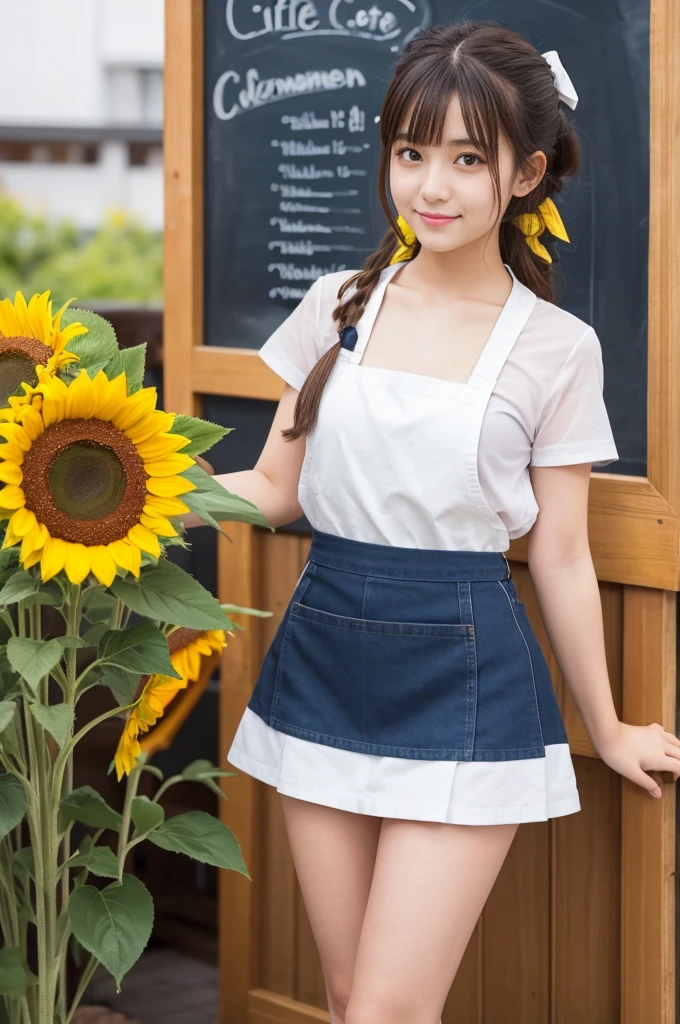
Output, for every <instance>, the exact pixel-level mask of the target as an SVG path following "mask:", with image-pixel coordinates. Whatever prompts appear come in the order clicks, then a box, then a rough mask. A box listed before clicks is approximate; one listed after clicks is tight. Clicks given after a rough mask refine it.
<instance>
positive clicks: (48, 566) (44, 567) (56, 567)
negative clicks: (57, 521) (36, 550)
mask: <svg viewBox="0 0 680 1024" xmlns="http://www.w3.org/2000/svg"><path fill="white" fill-rule="evenodd" d="M67 554H68V544H67V543H66V541H65V540H62V539H61V538H60V537H48V538H47V540H46V542H45V547H44V548H43V555H42V559H41V565H40V574H41V577H42V581H43V583H47V581H48V580H51V579H52V577H53V576H56V575H57V573H58V572H61V570H62V569H63V568H64V565H65V563H66V555H67Z"/></svg>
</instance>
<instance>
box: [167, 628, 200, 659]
mask: <svg viewBox="0 0 680 1024" xmlns="http://www.w3.org/2000/svg"><path fill="white" fill-rule="evenodd" d="M204 633H205V630H204V629H189V627H188V626H180V627H179V629H173V631H172V633H171V634H170V636H169V637H168V649H169V651H170V654H176V653H177V651H182V650H184V648H185V647H188V646H189V644H193V642H194V641H195V640H198V638H199V636H203V634H204Z"/></svg>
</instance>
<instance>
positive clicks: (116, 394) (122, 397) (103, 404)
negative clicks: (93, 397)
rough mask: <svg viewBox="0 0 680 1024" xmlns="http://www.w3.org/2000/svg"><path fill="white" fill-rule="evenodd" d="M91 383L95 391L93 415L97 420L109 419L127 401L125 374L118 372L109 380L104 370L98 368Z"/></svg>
mask: <svg viewBox="0 0 680 1024" xmlns="http://www.w3.org/2000/svg"><path fill="white" fill-rule="evenodd" d="M93 384H94V386H95V389H96V391H97V411H96V412H95V416H96V417H97V419H98V420H109V421H110V420H112V419H113V417H114V416H115V415H116V414H117V413H118V412H119V411H120V409H122V408H123V406H124V405H125V402H126V401H127V383H126V379H125V374H124V373H119V374H118V376H117V377H114V378H113V380H109V379H108V377H107V376H106V374H105V373H104V371H103V370H100V371H99V373H98V374H97V375H96V377H95V378H94V381H93Z"/></svg>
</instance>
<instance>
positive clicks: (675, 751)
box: [665, 747, 680, 761]
mask: <svg viewBox="0 0 680 1024" xmlns="http://www.w3.org/2000/svg"><path fill="white" fill-rule="evenodd" d="M665 753H666V756H667V757H674V758H675V759H676V760H678V761H680V747H666V750H665Z"/></svg>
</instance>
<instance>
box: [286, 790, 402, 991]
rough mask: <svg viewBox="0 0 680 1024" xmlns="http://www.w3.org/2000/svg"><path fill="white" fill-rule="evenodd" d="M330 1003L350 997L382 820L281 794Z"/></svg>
mask: <svg viewBox="0 0 680 1024" xmlns="http://www.w3.org/2000/svg"><path fill="white" fill-rule="evenodd" d="M280 799H281V806H282V808H283V815H284V820H285V823H286V832H287V835H288V842H289V845H290V849H291V853H292V856H293V862H294V864H295V871H296V874H297V877H298V881H299V883H300V890H301V892H302V898H303V900H304V904H305V908H306V910H307V915H308V917H309V922H310V925H311V927H312V932H313V934H314V940H315V942H316V945H317V947H318V950H319V956H320V957H321V963H322V966H323V972H324V977H325V980H326V986H327V989H328V998H329V1003H335V1004H336V1005H337V1006H338V1007H343V1004H344V1003H345V1002H346V1000H347V998H348V997H349V989H350V987H351V983H352V975H353V973H354V961H355V959H356V951H357V946H358V943H359V935H360V933H361V925H362V921H363V918H364V911H365V909H366V902H367V900H368V894H369V892H370V888H371V879H372V876H373V867H374V864H375V856H376V850H377V847H378V839H379V836H380V826H381V823H382V818H379V817H375V816H373V815H368V814H355V813H353V812H350V811H341V810H337V809H336V808H334V807H326V806H324V805H323V804H315V803H312V802H310V801H307V800H298V799H296V798H295V797H290V796H285V795H283V794H280Z"/></svg>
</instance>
